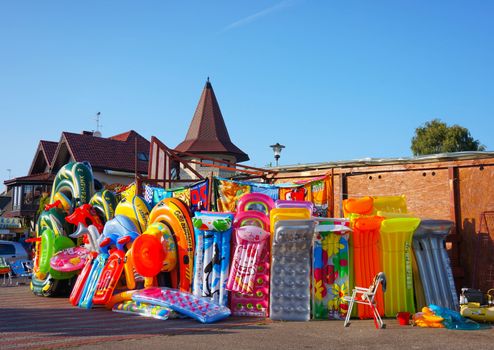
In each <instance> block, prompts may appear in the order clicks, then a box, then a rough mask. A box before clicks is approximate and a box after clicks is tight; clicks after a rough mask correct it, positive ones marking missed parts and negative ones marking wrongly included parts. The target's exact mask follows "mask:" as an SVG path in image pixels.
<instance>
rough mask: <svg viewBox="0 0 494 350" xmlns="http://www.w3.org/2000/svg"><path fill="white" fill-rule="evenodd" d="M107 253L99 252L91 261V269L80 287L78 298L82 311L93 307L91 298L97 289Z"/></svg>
mask: <svg viewBox="0 0 494 350" xmlns="http://www.w3.org/2000/svg"><path fill="white" fill-rule="evenodd" d="M108 257H109V255H108V253H107V252H101V253H99V255H98V256H97V257H96V258H95V259H94V260H92V264H91V269H90V271H89V273H88V275H87V277H86V283H85V284H84V286H83V287H82V292H81V293H80V297H79V304H78V305H79V307H80V308H84V309H90V308H92V307H93V297H94V293H95V292H96V289H97V287H98V282H99V279H100V277H101V272H102V271H103V268H104V267H105V264H106V261H107V260H108Z"/></svg>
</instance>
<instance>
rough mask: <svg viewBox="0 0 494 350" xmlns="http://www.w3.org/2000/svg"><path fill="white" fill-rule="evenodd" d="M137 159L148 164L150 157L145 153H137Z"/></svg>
mask: <svg viewBox="0 0 494 350" xmlns="http://www.w3.org/2000/svg"><path fill="white" fill-rule="evenodd" d="M137 159H139V160H142V161H145V162H147V161H148V160H149V156H148V155H147V154H146V153H144V152H137Z"/></svg>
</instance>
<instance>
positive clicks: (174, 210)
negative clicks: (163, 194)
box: [149, 198, 194, 291]
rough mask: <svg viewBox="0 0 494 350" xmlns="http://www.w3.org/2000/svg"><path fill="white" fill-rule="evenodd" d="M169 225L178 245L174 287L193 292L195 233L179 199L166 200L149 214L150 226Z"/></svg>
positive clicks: (185, 209) (173, 278)
mask: <svg viewBox="0 0 494 350" xmlns="http://www.w3.org/2000/svg"><path fill="white" fill-rule="evenodd" d="M156 222H161V223H163V224H165V225H167V226H168V227H169V228H170V229H171V232H172V234H173V237H174V239H175V243H176V245H177V256H178V269H177V270H178V277H177V275H176V274H175V275H174V274H173V273H172V274H171V277H172V286H173V287H179V288H180V290H182V291H191V290H192V279H193V264H194V231H193V226H192V221H191V219H190V216H189V212H188V209H187V207H186V206H185V205H184V204H183V203H182V202H181V201H180V200H179V199H177V198H165V199H163V200H162V201H160V202H159V203H158V204H156V206H155V207H154V208H153V210H151V213H149V224H153V223H156Z"/></svg>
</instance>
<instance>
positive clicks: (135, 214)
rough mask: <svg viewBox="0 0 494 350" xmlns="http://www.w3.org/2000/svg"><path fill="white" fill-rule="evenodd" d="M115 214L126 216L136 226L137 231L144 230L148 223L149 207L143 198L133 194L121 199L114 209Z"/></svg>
mask: <svg viewBox="0 0 494 350" xmlns="http://www.w3.org/2000/svg"><path fill="white" fill-rule="evenodd" d="M115 215H123V216H126V217H128V218H129V219H130V220H132V222H133V223H134V225H135V226H136V227H137V230H138V231H137V232H138V233H142V232H144V230H145V228H146V227H147V225H148V219H149V209H148V207H147V205H146V202H145V201H144V199H142V198H141V197H139V196H134V197H132V198H131V199H130V200H127V199H125V198H124V199H122V200H121V201H120V203H118V205H117V207H116V209H115Z"/></svg>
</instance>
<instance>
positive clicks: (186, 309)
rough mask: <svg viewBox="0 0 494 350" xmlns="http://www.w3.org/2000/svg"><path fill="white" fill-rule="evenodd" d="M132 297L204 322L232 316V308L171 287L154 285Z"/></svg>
mask: <svg viewBox="0 0 494 350" xmlns="http://www.w3.org/2000/svg"><path fill="white" fill-rule="evenodd" d="M132 299H133V300H135V301H138V302H141V303H147V304H151V305H160V306H164V307H169V308H170V309H172V310H174V311H176V312H179V313H181V314H184V315H186V316H189V317H192V318H193V319H196V320H197V321H199V322H202V323H213V322H216V321H219V320H222V319H224V318H226V317H228V316H230V314H231V312H230V309H229V308H227V307H226V306H221V305H218V304H216V303H213V302H211V301H209V300H207V299H203V298H200V297H198V296H195V295H193V294H191V293H187V292H183V291H179V290H176V289H171V288H166V287H162V288H158V287H152V288H147V289H143V290H140V291H138V292H136V293H134V294H133V295H132Z"/></svg>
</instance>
